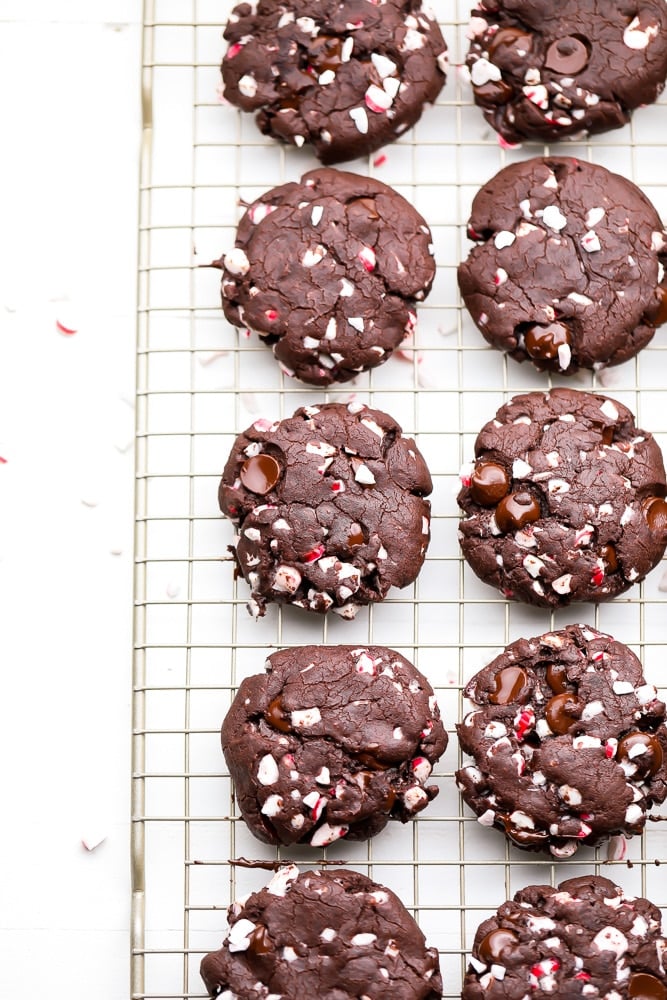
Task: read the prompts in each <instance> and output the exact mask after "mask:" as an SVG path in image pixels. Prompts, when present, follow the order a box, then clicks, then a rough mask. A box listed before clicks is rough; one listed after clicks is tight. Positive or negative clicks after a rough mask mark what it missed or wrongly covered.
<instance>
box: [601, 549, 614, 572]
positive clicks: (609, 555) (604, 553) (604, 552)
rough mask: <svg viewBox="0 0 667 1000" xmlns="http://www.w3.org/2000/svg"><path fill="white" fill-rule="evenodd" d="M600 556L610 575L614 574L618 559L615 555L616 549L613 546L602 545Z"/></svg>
mask: <svg viewBox="0 0 667 1000" xmlns="http://www.w3.org/2000/svg"><path fill="white" fill-rule="evenodd" d="M600 555H601V557H602V558H603V559H604V561H605V563H606V565H607V569H608V571H609V572H610V573H615V572H616V570H617V569H618V557H617V555H616V549H615V548H614V546H613V545H603V547H602V548H601V549H600Z"/></svg>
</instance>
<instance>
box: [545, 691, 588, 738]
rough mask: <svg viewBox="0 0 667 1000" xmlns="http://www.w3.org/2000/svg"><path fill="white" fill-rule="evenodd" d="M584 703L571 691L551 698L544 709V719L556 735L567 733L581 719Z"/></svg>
mask: <svg viewBox="0 0 667 1000" xmlns="http://www.w3.org/2000/svg"><path fill="white" fill-rule="evenodd" d="M583 708H584V706H583V703H582V702H581V701H579V699H578V698H577V697H576V695H574V694H572V692H570V691H564V692H563V693H562V694H557V695H555V696H554V697H553V698H550V699H549V701H548V702H547V704H546V707H545V709H544V717H545V718H546V720H547V722H548V723H549V726H550V728H551V729H552V730H553V732H554V733H559V734H561V735H562V734H563V733H567V732H568V731H569V729H570V727H571V726H572V725H574V723H575V722H576V721H577V720H578V719H579V717H580V716H581V713H582V711H583Z"/></svg>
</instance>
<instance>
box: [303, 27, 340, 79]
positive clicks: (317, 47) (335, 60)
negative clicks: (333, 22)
mask: <svg viewBox="0 0 667 1000" xmlns="http://www.w3.org/2000/svg"><path fill="white" fill-rule="evenodd" d="M342 49H343V42H342V40H341V39H340V38H336V37H335V36H334V35H318V36H317V37H316V38H314V39H313V41H312V42H311V44H310V45H309V46H308V59H309V60H310V64H311V66H314V67H315V69H317V71H318V72H319V73H324V72H325V70H327V69H331V70H334V72H335V71H336V70H337V69H338V68H339V67H340V66H341V65H342V63H343V60H342V58H341V52H342ZM311 84H312V80H311Z"/></svg>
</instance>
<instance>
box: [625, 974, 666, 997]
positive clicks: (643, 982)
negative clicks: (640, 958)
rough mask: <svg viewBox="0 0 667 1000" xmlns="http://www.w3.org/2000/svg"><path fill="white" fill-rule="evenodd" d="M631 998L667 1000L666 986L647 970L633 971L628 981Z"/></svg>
mask: <svg viewBox="0 0 667 1000" xmlns="http://www.w3.org/2000/svg"><path fill="white" fill-rule="evenodd" d="M628 997H631V998H632V1000H667V987H666V986H665V984H664V983H661V982H660V980H659V979H656V977H655V976H652V975H650V973H648V972H634V973H633V974H632V975H631V976H630V982H629V983H628Z"/></svg>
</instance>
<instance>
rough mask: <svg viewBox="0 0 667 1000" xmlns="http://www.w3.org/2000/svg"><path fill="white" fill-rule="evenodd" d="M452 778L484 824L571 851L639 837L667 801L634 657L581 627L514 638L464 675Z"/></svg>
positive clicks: (659, 748)
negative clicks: (464, 760)
mask: <svg viewBox="0 0 667 1000" xmlns="http://www.w3.org/2000/svg"><path fill="white" fill-rule="evenodd" d="M464 693H465V696H466V697H467V698H469V699H470V700H471V701H472V703H473V710H472V711H471V712H470V713H469V714H468V715H466V717H465V718H464V720H463V722H462V723H460V724H459V725H457V727H456V729H457V733H458V736H459V742H460V744H461V749H462V750H463V751H464V753H467V754H469V755H470V756H471V757H473V758H474V763H473V764H468V765H467V766H465V767H463V768H461V769H460V770H459V771H457V773H456V782H457V785H458V787H459V789H460V791H461V793H462V795H463V798H464V800H465V801H466V802H467V803H468V805H469V806H470V807H471V809H473V811H474V812H475V813H476V814H477V817H478V820H479V822H480V823H481V824H482V825H483V826H495V827H496V828H497V829H500V830H503V831H504V832H505V833H506V834H507V836H508V837H509V838H510V839H511V840H512V841H513V842H514V843H515V844H517V845H518V846H519V847H525V848H528V849H536V850H537V849H543V850H550V851H551V853H552V854H553V855H554V856H555V857H557V858H565V857H570V856H571V855H572V854H574V853H575V851H576V850H577V848H578V847H579V845H580V844H582V843H583V844H586V845H588V846H594V845H596V844H598V843H600V841H601V840H604V839H605V838H606V837H609V836H611V835H614V834H624V835H625V836H632V834H635V833H641V831H642V830H643V829H644V826H645V824H646V811H647V809H649V808H650V807H651V806H652V805H653V804H654V803H659V802H663V801H664V800H665V798H666V797H667V727H666V726H665V705H664V704H663V702H661V701H658V700H657V691H656V689H655V687H653V685H652V684H647V683H646V681H645V679H644V674H643V669H642V665H641V663H640V662H639V660H638V659H637V657H636V656H635V654H634V653H633V652H632V651H631V650H629V649H628V647H627V646H624V645H623V643H621V642H616V641H615V640H614V639H612V638H611V636H608V635H604V634H603V633H602V632H597V631H596V630H595V629H593V628H590V627H589V626H587V625H570V626H568V628H565V629H562V630H560V631H558V632H547V633H546V635H542V636H539V637H537V638H535V639H519V640H518V641H517V642H513V643H512V644H511V645H509V646H508V647H507V648H506V649H505V650H504V651H503V652H502V653H501V654H500V655H499V656H497V657H496V658H495V659H494V660H492V662H491V663H489V665H488V666H486V667H484V669H483V670H480V671H479V673H477V674H475V676H474V677H473V678H472V680H470V681H469V682H468V684H467V685H466V688H465V692H464Z"/></svg>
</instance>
